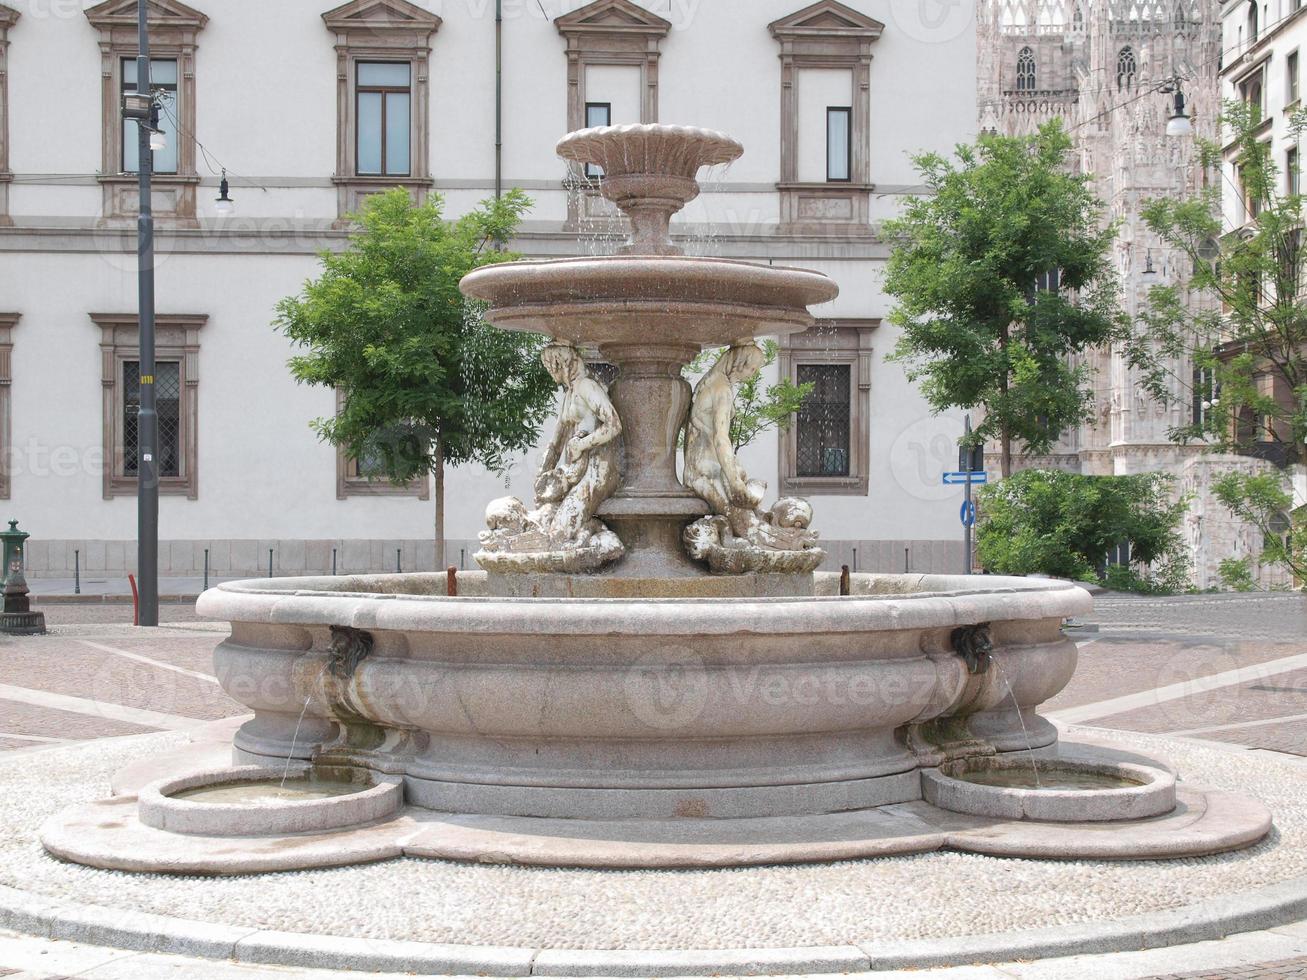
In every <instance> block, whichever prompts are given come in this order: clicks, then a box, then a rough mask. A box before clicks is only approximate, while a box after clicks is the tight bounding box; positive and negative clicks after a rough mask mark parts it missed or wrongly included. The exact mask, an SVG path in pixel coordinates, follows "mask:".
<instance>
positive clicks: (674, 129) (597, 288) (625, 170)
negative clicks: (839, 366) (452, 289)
mask: <svg viewBox="0 0 1307 980" xmlns="http://www.w3.org/2000/svg"><path fill="white" fill-rule="evenodd" d="M742 152H743V148H742V147H741V146H740V144H739V143H737V142H736V141H735V140H733V139H731V138H730V137H728V136H724V135H722V134H721V133H716V132H712V131H709V130H703V129H694V128H688V127H682V126H656V125H640V126H614V127H602V128H598V129H588V130H582V131H580V132H577V133H572V134H570V135H569V136H567V137H565V138H564V139H563V140H562V141H561V142H560V143H559V144H558V153H559V155H560V156H561V157H563V158H564V159H566V160H568V161H571V162H573V163H574V164H576V165H578V166H580V165H585V164H591V165H594V166H597V167H599V168H601V169H602V172H603V177H602V178H601V180H600V185H599V187H600V192H601V193H602V194H603V195H604V196H605V197H606V198H608V199H609V200H611V201H612V202H613V203H614V204H616V205H617V207H618V208H620V209H621V210H622V212H623V213H624V214H626V215H627V217H628V218H629V219H630V224H631V233H632V234H631V241H630V243H629V244H627V245H625V246H623V247H622V248H621V249H620V250H619V254H617V255H612V256H600V257H585V258H572V259H560V260H552V261H540V262H515V263H512V264H506V265H495V266H488V267H486V268H483V269H479V270H477V271H476V272H473V273H472V274H471V275H469V276H467V277H466V278H465V279H464V280H463V283H462V289H463V292H464V293H465V294H466V295H468V296H469V297H472V298H475V299H480V300H484V301H486V302H487V303H488V304H489V310H488V312H487V313H486V319H487V320H488V321H489V322H490V323H492V324H494V325H495V326H496V327H500V328H502V329H506V330H521V331H530V332H533V333H540V334H544V335H546V336H548V337H550V338H551V339H552V341H553V344H552V345H551V348H558V349H559V350H558V352H557V353H556V354H555V358H554V359H555V360H560V359H561V360H568V359H569V357H568V355H566V349H568V348H570V349H572V350H574V351H575V350H579V349H583V348H597V349H598V351H599V353H600V355H601V356H602V357H603V359H604V360H605V361H607V362H609V363H611V364H613V365H614V366H615V367H616V368H617V371H618V374H617V380H616V381H615V382H614V383H613V385H612V389H611V392H610V393H609V395H610V397H611V407H612V409H613V410H614V411H615V415H616V419H615V420H612V422H611V424H609V425H608V426H607V430H608V431H617V432H618V435H616V436H615V437H613V438H611V439H610V440H609V441H608V442H606V443H604V445H603V447H602V448H600V447H595V448H594V449H593V450H592V451H593V452H595V453H600V452H606V453H607V454H608V455H609V457H610V459H611V469H612V474H611V475H606V471H605V470H603V469H602V467H598V468H595V467H592V469H591V475H590V476H577V475H576V474H577V473H579V472H580V468H581V462H580V460H579V459H578V460H571V461H570V463H571V464H573V470H572V473H573V475H572V480H573V481H574V482H575V483H576V489H573V490H571V491H565V490H564V489H563V487H564V486H566V485H567V484H568V482H569V478H568V476H567V474H568V467H569V460H568V458H567V453H568V446H569V445H581V444H585V445H587V446H589V445H591V444H592V443H594V442H596V441H599V440H603V439H605V438H607V436H605V435H604V434H603V433H604V432H605V422H604V414H605V408H604V405H603V404H602V403H601V401H602V400H601V398H600V394H599V392H598V391H597V390H595V389H594V386H593V385H591V386H590V394H589V395H587V394H586V391H585V385H584V382H581V383H580V384H571V383H570V381H569V377H568V372H569V371H575V372H577V373H584V369H583V367H578V368H573V367H569V366H567V365H562V366H561V367H558V368H557V369H556V368H555V366H554V365H553V364H551V367H550V369H551V371H554V372H555V377H556V378H558V380H559V381H560V383H561V384H563V385H564V387H565V388H567V389H568V392H567V394H566V395H565V396H564V397H565V407H564V412H563V416H564V425H566V424H567V421H566V420H567V418H568V415H569V412H568V410H567V402H566V399H572V398H573V397H575V398H576V410H575V412H573V413H571V414H572V415H573V416H574V419H575V423H576V430H575V434H569V433H568V432H560V435H559V436H558V446H557V447H556V449H555V450H554V453H553V456H555V457H557V458H553V457H551V453H550V452H549V451H548V450H547V452H546V460H545V466H544V468H543V469H542V473H541V477H540V479H539V480H537V485H536V490H537V503H538V504H540V505H541V506H540V509H538V510H537V511H535V512H532V514H526V513H525V508H524V507H522V505H520V504H517V502H515V501H512V502H510V503H509V504H508V505H507V506H501V507H499V509H498V511H497V512H496V508H495V507H494V506H492V513H491V514H490V515H488V517H489V520H490V525H491V528H492V531H491V533H490V538H491V542H490V544H489V545H487V547H485V548H484V549H483V551H482V552H481V553H480V554H479V555H478V556H477V559H478V561H479V562H480V563H481V564H482V566H483V567H485V568H486V569H487V570H488V571H490V572H491V574H492V577H493V578H494V579H496V580H497V581H498V589H497V591H506V592H508V593H510V594H536V595H539V594H545V593H549V592H556V591H559V590H560V589H561V591H562V592H564V593H565V594H573V593H575V591H576V589H577V588H578V585H579V587H582V588H583V587H584V579H583V578H581V579H578V578H577V577H576V573H586V572H598V571H601V572H603V574H604V575H605V577H609V578H614V577H615V578H621V579H629V580H633V581H632V582H631V583H630V585H631V588H632V590H633V594H634V593H638V594H642V595H649V594H650V590H653V591H654V592H655V593H658V592H669V591H670V592H671V593H673V594H685V591H686V589H687V588H689V589H690V591H702V592H703V594H706V595H707V594H729V593H732V592H735V591H738V590H739V589H740V588H747V590H748V591H749V593H750V594H753V593H756V592H758V591H759V590H761V591H764V592H772V593H773V594H810V593H811V588H812V587H811V575H810V573H811V572H812V570H813V569H814V568H815V567H816V565H817V564H818V563H819V562H820V560H821V557H822V553H821V552H820V551H819V550H817V549H816V548H815V547H813V546H812V541H813V540H814V539H815V537H816V536H815V534H813V533H812V532H809V531H807V530H806V525H807V519H808V514H807V511H806V504H803V503H802V502H801V501H790V502H782V503H781V504H780V505H779V506H780V508H781V510H782V511H783V513H778V514H777V515H776V516H775V517H773V516H772V515H771V514H763V512H762V511H760V510H758V507H759V505H760V504H761V495H762V492H763V485H762V484H760V483H758V482H757V481H747V488H746V487H745V483H746V480H745V479H744V477H743V474H742V471H739V473H738V475H739V479H737V480H736V482H737V483H739V484H740V488H739V489H738V491H733V490H731V489H730V487H731V486H732V484H731V482H730V481H731V479H732V478H734V477H736V475H737V473H736V471H737V470H738V464H736V463H735V460H734V452H733V449H731V450H730V453H729V455H730V458H729V460H728V459H725V458H724V457H725V456H726V452H725V451H723V452H721V453H718V454H717V455H716V456H714V449H713V446H712V443H713V432H712V422H711V420H709V419H707V418H706V415H707V410H706V409H705V411H704V412H703V413H701V414H704V415H705V419H704V420H703V425H701V426H699V427H698V428H696V427H695V426H694V425H691V428H690V431H689V433H688V435H687V440H686V452H687V459H691V460H695V461H697V462H698V463H699V465H697V466H696V467H695V472H696V477H697V478H696V479H695V480H690V481H689V482H691V487H687V486H686V483H685V482H683V480H682V477H681V475H680V474H678V471H677V451H678V444H679V443H680V441H681V433H682V432H684V431H686V425H687V421H688V420H689V416H690V412H691V406H692V404H694V405H696V406H697V405H698V404H699V402H698V401H697V400H696V398H697V396H696V393H695V392H692V390H691V388H690V385H689V383H688V382H687V381H686V380H685V378H684V376H683V374H682V369H683V368H684V367H685V366H686V365H687V364H689V363H690V362H691V361H692V360H693V359H694V358H695V357H696V356H697V355H698V354H699V353H700V352H701V351H702V350H703V349H704V348H706V347H734V348H738V349H739V353H738V355H736V356H735V357H734V360H735V361H736V362H738V365H739V367H738V370H739V371H741V372H743V371H748V372H749V373H750V374H751V373H752V370H756V365H757V356H756V351H757V346H756V344H755V342H754V338H756V337H764V336H784V335H788V334H791V333H797V332H799V331H803V330H806V329H808V327H810V326H811V325H812V323H813V316H812V314H811V313H810V312H809V311H808V308H809V307H810V306H813V305H817V304H820V303H826V302H829V301H830V300H833V299H834V298H835V297H836V296H837V295H838V293H839V287H838V286H836V284H835V283H834V282H833V281H832V280H831V279H830V278H829V277H827V276H825V275H823V274H821V273H818V272H812V271H809V270H805V269H794V268H774V267H770V266H759V265H754V264H752V263H749V262H740V261H732V260H728V259H718V258H699V257H686V256H684V255H683V254H682V252H681V249H680V248H678V247H677V246H676V245H675V244H674V243H673V242H672V241H671V239H670V237H669V226H670V221H671V217H672V215H673V214H675V213H676V212H677V211H679V210H680V209H681V208H683V207H684V206H685V205H686V204H687V203H688V202H689V201H691V200H693V199H694V198H695V197H697V196H698V194H699V185H698V182H697V180H696V175H697V174H698V171H699V169H700V168H701V167H704V166H711V165H714V164H725V163H729V162H731V161H733V160H735V159H736V158H737V157H739V156H740V154H741V153H742ZM576 357H577V355H572V356H571V357H570V359H571V360H575V359H576ZM546 363H547V364H550V354H549V352H548V351H547V352H546ZM726 367H727V366H726V365H723V368H724V369H725V368H726ZM751 368H752V370H750V369H751ZM730 380H733V381H735V382H736V383H738V381H739V380H742V379H741V378H738V377H737V378H733V379H730ZM708 402H709V399H708V398H706V397H705V399H704V404H705V405H707V404H708ZM696 411H697V409H696ZM727 421H728V422H729V416H727ZM596 432H597V433H599V435H595V433H596ZM577 438H579V439H581V440H583V442H582V443H577V442H575V439H577ZM585 440H589V441H588V442H585ZM701 444H702V445H701ZM705 458H707V460H708V462H707V463H703V462H702V461H703V460H704V459H705ZM723 470H724V471H726V472H725V474H724V476H723V477H722V478H721V479H720V480H719V479H717V478H716V475H717V474H718V472H719V471H723ZM555 473H556V474H558V476H557V477H555V475H554V474H555ZM595 474H597V475H595ZM587 480H588V481H589V482H588V483H587V482H586V481H587ZM718 483H721V484H722V485H723V486H724V487H726V488H727V489H726V490H724V491H722V492H715V491H714V486H715V485H716V484H718ZM696 489H697V490H698V492H696ZM542 501H545V503H542ZM499 503H501V502H497V504H499ZM515 510H516V511H518V512H517V513H514V511H515ZM542 513H543V515H544V516H540V515H541V514H542ZM559 513H562V514H563V515H565V516H567V517H568V518H569V519H570V520H571V524H570V525H567V524H566V521H564V522H563V524H564V525H565V526H566V527H567V530H566V531H564V532H555V533H552V534H551V532H550V527H549V526H547V525H549V524H550V523H551V522H552V523H553V525H554V526H555V527H557V526H558V524H559V521H558V520H557V519H556V517H555V515H556V514H559ZM754 514H758V515H762V518H761V519H760V518H758V517H755V516H753V515H754ZM578 515H579V516H578ZM796 515H797V516H796ZM713 520H716V521H717V522H718V523H719V524H720V525H721V527H720V530H717V529H714V527H713V526H712V521H713ZM587 521H588V525H587ZM696 522H697V523H696ZM692 523H696V531H698V530H699V524H703V529H702V533H701V534H700V535H699V536H700V537H701V538H705V540H704V541H702V542H700V544H699V545H698V546H697V547H696V546H695V544H694V543H693V542H690V547H691V549H692V550H693V551H694V553H695V555H696V558H697V559H698V560H696V559H695V558H692V557H691V556H690V554H688V553H687V537H693V535H689V536H687V533H686V529H687V527H688V526H689V525H691V524H692ZM577 527H581V528H582V530H581V531H580V533H579V540H578V535H577V534H576V533H575V529H576V528H577ZM609 527H611V529H612V532H615V535H616V539H617V540H609V541H605V539H604V534H605V532H607V529H608V528H609ZM705 536H706V537H705ZM486 537H487V536H486V535H484V534H483V540H484V539H486ZM568 538H571V540H568ZM723 539H724V541H723ZM759 540H764V545H763V547H761V548H759V547H757V546H756V545H757V543H758V542H759ZM619 541H620V544H619V543H618V542H619ZM787 542H788V543H787ZM795 542H799V543H795ZM724 545H725V546H724ZM710 553H711V557H709V555H710ZM710 571H713V572H719V573H734V578H735V580H736V581H735V585H734V586H733V585H732V580H731V579H726V578H718V579H716V581H715V582H713V583H712V584H709V583H701V584H700V585H699V586H698V587H692V586H691V583H688V582H682V584H681V586H679V587H678V586H676V585H675V583H674V582H669V581H668V580H669V579H670V580H677V579H680V580H684V579H686V578H690V577H696V578H697V577H702V576H705V575H707V574H708V573H709V572H710ZM514 573H518V574H514ZM746 573H761V574H760V575H758V574H746ZM559 574H562V575H565V576H567V584H566V585H565V586H560V585H559V583H558V581H557V579H558V575H559ZM741 575H744V576H745V578H744V579H741V578H740V576H741ZM551 580H552V581H551ZM660 582H661V583H662V584H661V585H659V584H658V583H660ZM610 584H611V583H610Z"/></svg>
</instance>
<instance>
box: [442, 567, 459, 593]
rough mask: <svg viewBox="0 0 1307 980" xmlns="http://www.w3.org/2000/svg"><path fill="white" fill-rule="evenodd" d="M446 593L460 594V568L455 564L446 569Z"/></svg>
mask: <svg viewBox="0 0 1307 980" xmlns="http://www.w3.org/2000/svg"><path fill="white" fill-rule="evenodd" d="M445 595H447V596H456V595H458V569H457V568H455V567H454V566H453V565H450V566H449V567H448V568H447V569H445Z"/></svg>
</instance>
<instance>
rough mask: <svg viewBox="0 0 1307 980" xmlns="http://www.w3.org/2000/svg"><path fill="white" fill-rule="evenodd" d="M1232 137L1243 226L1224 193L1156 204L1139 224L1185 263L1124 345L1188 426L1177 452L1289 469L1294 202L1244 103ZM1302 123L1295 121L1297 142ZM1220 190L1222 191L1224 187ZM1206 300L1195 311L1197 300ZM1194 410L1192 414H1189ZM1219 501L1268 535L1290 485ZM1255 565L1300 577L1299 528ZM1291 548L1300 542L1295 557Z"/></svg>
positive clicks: (1298, 252)
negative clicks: (1185, 446) (1232, 218)
mask: <svg viewBox="0 0 1307 980" xmlns="http://www.w3.org/2000/svg"><path fill="white" fill-rule="evenodd" d="M1222 121H1223V125H1224V127H1225V131H1226V132H1227V133H1228V134H1231V135H1232V136H1233V139H1232V140H1231V141H1230V143H1229V144H1228V145H1232V146H1233V147H1234V151H1233V152H1234V154H1235V160H1236V165H1237V168H1238V172H1239V174H1240V175H1241V184H1242V186H1241V187H1239V188H1238V192H1239V193H1240V194H1241V195H1242V197H1243V203H1242V207H1243V209H1244V212H1245V215H1246V217H1247V221H1246V222H1245V223H1244V224H1243V225H1242V226H1241V227H1240V228H1237V229H1228V228H1226V227H1225V224H1224V221H1223V211H1222V190H1223V187H1222V183H1221V182H1220V181H1217V182H1214V183H1212V184H1210V185H1209V186H1207V187H1205V188H1204V189H1202V190H1201V191H1199V192H1197V193H1196V194H1194V195H1192V196H1190V197H1188V198H1159V199H1156V200H1153V201H1151V202H1149V203H1148V205H1147V206H1146V207H1145V208H1144V212H1143V214H1144V219H1145V221H1146V222H1147V223H1148V225H1149V227H1150V228H1151V229H1152V230H1153V231H1154V232H1156V233H1157V234H1158V235H1159V236H1160V237H1161V238H1162V240H1163V241H1164V242H1165V243H1166V245H1167V246H1169V247H1170V248H1172V249H1174V250H1176V251H1177V252H1178V253H1180V255H1181V256H1182V259H1183V260H1182V261H1181V262H1179V263H1175V267H1176V268H1177V269H1178V270H1179V275H1178V276H1177V278H1176V280H1175V281H1172V282H1169V283H1166V284H1163V285H1157V286H1154V287H1153V288H1152V289H1150V290H1149V295H1148V303H1147V306H1146V308H1145V309H1144V311H1143V312H1142V314H1141V316H1140V321H1139V324H1138V328H1137V329H1136V331H1135V333H1134V336H1133V337H1132V339H1131V340H1130V342H1129V344H1128V345H1127V347H1126V350H1127V355H1128V357H1129V360H1130V363H1131V364H1132V366H1133V367H1134V368H1136V370H1137V371H1138V375H1139V377H1140V379H1141V383H1142V384H1143V385H1144V387H1145V388H1146V389H1147V390H1148V392H1149V393H1150V394H1151V395H1152V396H1153V397H1154V398H1156V399H1158V400H1159V401H1162V402H1165V403H1170V402H1175V401H1179V402H1181V403H1182V404H1183V405H1184V406H1185V408H1186V411H1185V416H1186V421H1185V422H1183V423H1182V424H1180V425H1178V426H1176V427H1175V428H1174V429H1172V430H1171V433H1170V435H1171V438H1172V439H1173V440H1175V441H1176V442H1178V443H1189V442H1195V441H1197V442H1202V443H1204V444H1205V446H1206V448H1208V449H1210V450H1211V451H1214V452H1226V453H1231V452H1232V453H1242V454H1256V455H1259V456H1262V457H1263V458H1270V459H1272V460H1274V461H1275V462H1277V463H1278V464H1279V465H1281V466H1284V467H1288V466H1292V465H1295V464H1302V463H1304V462H1307V446H1305V445H1304V442H1305V441H1307V301H1305V300H1304V295H1303V288H1302V287H1303V283H1304V278H1303V276H1304V267H1303V263H1304V255H1303V250H1302V247H1301V246H1302V231H1301V229H1302V227H1303V223H1304V217H1305V216H1304V213H1303V211H1304V208H1303V205H1304V200H1303V197H1302V195H1300V194H1280V193H1279V191H1278V187H1279V186H1280V174H1279V171H1278V169H1277V167H1276V165H1275V161H1274V160H1273V159H1272V157H1271V150H1270V144H1269V143H1266V142H1263V140H1262V138H1261V134H1262V133H1263V130H1262V128H1261V122H1262V120H1261V116H1260V111H1259V110H1258V109H1257V108H1256V107H1253V106H1250V105H1247V104H1245V103H1242V102H1231V103H1227V104H1226V106H1225V113H1224V115H1223V117H1222ZM1305 125H1307V115H1304V114H1303V113H1302V112H1299V113H1296V114H1295V115H1294V117H1293V119H1292V127H1293V132H1294V134H1295V136H1296V138H1297V139H1298V141H1299V142H1301V134H1302V131H1303V129H1304V126H1305ZM1200 155H1201V162H1202V163H1203V165H1204V167H1206V168H1207V170H1208V172H1213V171H1214V172H1218V173H1219V172H1221V171H1222V170H1223V169H1224V167H1225V165H1226V163H1225V154H1224V153H1223V151H1222V149H1221V147H1219V146H1217V145H1215V144H1213V143H1210V142H1203V143H1200ZM1224 190H1226V191H1230V190H1231V186H1230V184H1229V183H1228V182H1227V183H1226V185H1225V187H1224ZM1203 295H1205V296H1207V297H1209V298H1211V299H1212V300H1214V302H1211V303H1208V304H1203V305H1196V304H1194V303H1193V302H1192V301H1191V299H1192V297H1194V296H1203ZM1191 405H1192V406H1194V408H1193V409H1190V408H1189V406H1191ZM1214 489H1215V490H1216V493H1217V496H1218V497H1219V498H1220V499H1221V500H1222V502H1223V503H1225V504H1226V506H1228V507H1229V508H1230V510H1231V511H1233V512H1234V513H1235V514H1236V515H1238V516H1240V517H1242V518H1244V519H1245V520H1249V521H1251V522H1252V523H1254V524H1256V525H1257V526H1258V527H1260V528H1262V529H1263V531H1268V529H1269V527H1270V522H1271V521H1276V522H1278V521H1279V520H1280V517H1281V515H1283V514H1285V513H1287V512H1288V511H1289V510H1290V509H1291V507H1292V496H1291V494H1290V492H1289V485H1288V481H1287V480H1286V479H1285V478H1284V477H1283V476H1281V475H1279V474H1277V473H1268V474H1265V475H1263V476H1258V477H1250V476H1247V475H1242V474H1238V473H1231V474H1227V475H1226V476H1225V477H1223V478H1222V479H1220V480H1219V481H1218V483H1217V484H1216V485H1215V487H1214ZM1272 538H1274V535H1270V534H1268V545H1269V546H1268V549H1267V551H1266V552H1265V557H1264V558H1263V560H1264V561H1267V562H1279V563H1281V564H1284V565H1287V566H1288V567H1289V568H1290V569H1291V570H1292V571H1293V572H1294V574H1295V575H1296V576H1298V577H1299V578H1303V577H1307V554H1305V551H1307V549H1304V546H1303V543H1302V542H1303V541H1304V539H1307V528H1304V527H1302V524H1301V519H1299V521H1298V522H1297V523H1296V525H1295V527H1294V529H1293V534H1291V535H1290V545H1289V546H1287V547H1286V546H1284V544H1283V541H1282V540H1281V544H1280V545H1279V546H1278V547H1276V546H1274V545H1273V544H1270V542H1271V541H1272ZM1294 540H1297V541H1298V542H1299V544H1298V545H1297V546H1296V550H1295V547H1294V545H1293V542H1294Z"/></svg>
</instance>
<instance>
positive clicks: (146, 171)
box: [122, 3, 168, 626]
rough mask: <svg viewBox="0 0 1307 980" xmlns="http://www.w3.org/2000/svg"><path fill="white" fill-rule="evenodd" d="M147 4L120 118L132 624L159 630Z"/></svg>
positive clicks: (161, 140) (153, 105) (152, 112)
mask: <svg viewBox="0 0 1307 980" xmlns="http://www.w3.org/2000/svg"><path fill="white" fill-rule="evenodd" d="M149 10H150V5H149V4H148V3H138V4H137V5H136V32H137V58H136V81H137V84H136V91H135V92H129V93H126V94H124V95H123V102H122V111H123V118H124V119H134V120H135V121H136V129H137V138H138V140H139V142H138V143H137V150H138V161H137V177H138V178H139V193H138V196H137V201H138V213H137V219H136V228H137V234H136V246H137V252H136V254H137V260H136V261H137V270H138V272H137V302H138V309H139V314H138V322H139V327H140V407H139V409H138V410H137V415H136V451H137V459H136V480H137V483H136V523H137V532H136V574H137V575H138V577H139V585H140V589H139V604H138V607H137V612H138V618H137V622H138V623H139V625H141V626H158V625H159V463H158V452H157V449H158V443H159V413H158V410H157V408H156V403H157V400H156V397H155V388H154V374H155V352H154V209H153V206H152V200H151V193H152V192H151V187H150V185H151V177H152V171H153V169H154V151H155V150H157V149H163V148H164V147H166V146H167V145H168V144H167V139H166V137H165V136H164V134H163V132H162V131H161V130H160V129H159V103H158V101H157V99H156V97H155V95H154V93H153V92H151V90H150V32H149V27H148V23H147V20H148V16H149Z"/></svg>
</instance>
